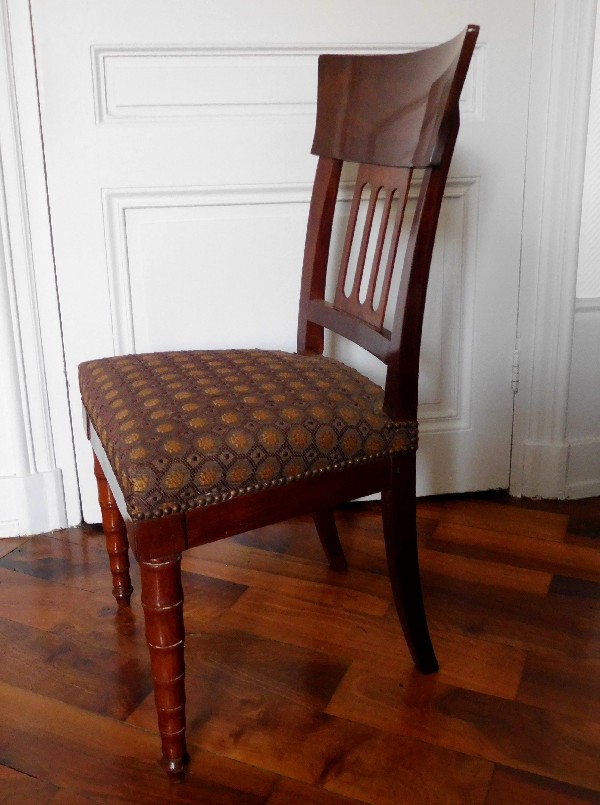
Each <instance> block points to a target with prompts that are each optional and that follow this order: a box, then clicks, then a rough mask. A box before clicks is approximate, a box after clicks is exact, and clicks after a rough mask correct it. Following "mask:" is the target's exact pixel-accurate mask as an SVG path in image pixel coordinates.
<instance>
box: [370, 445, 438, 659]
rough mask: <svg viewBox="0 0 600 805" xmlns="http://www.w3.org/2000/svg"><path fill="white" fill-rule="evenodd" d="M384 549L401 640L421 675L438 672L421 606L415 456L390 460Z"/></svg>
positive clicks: (384, 504) (384, 517)
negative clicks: (403, 641)
mask: <svg viewBox="0 0 600 805" xmlns="http://www.w3.org/2000/svg"><path fill="white" fill-rule="evenodd" d="M382 501H383V531H384V537H385V548H386V554H387V560H388V567H389V573H390V581H391V584H392V591H393V594H394V602H395V604H396V610H397V612H398V617H399V619H400V623H401V625H402V630H403V632H404V637H405V639H406V643H407V645H408V648H409V651H410V653H411V656H412V658H413V661H414V663H415V665H416V666H417V668H418V669H419V670H420V671H421V673H423V674H432V673H435V672H436V671H438V670H439V665H438V661H437V658H436V656H435V651H434V649H433V645H432V643H431V637H430V635H429V627H428V625H427V616H426V614H425V606H424V604H423V593H422V590H421V577H420V573H419V558H418V553H417V520H416V495H415V454H414V453H413V452H410V453H408V452H407V453H405V454H398V455H397V456H395V457H394V463H393V469H392V487H391V489H390V490H389V491H386V492H384V493H383V495H382Z"/></svg>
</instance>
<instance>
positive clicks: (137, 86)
mask: <svg viewBox="0 0 600 805" xmlns="http://www.w3.org/2000/svg"><path fill="white" fill-rule="evenodd" d="M428 44H433V43H423V42H420V43H414V44H408V43H398V42H395V43H389V44H372V45H365V44H364V43H360V44H358V43H351V42H348V43H345V44H340V43H339V42H338V43H335V44H334V43H332V44H327V43H319V44H313V45H303V46H299V45H285V44H282V45H279V46H277V47H274V46H273V45H264V44H260V43H246V44H244V45H236V46H232V45H204V46H196V47H194V46H189V45H180V46H175V45H172V46H160V47H159V46H155V47H140V46H137V45H113V46H95V47H93V48H92V53H91V57H92V78H93V85H94V97H95V104H96V122H97V123H98V124H99V125H105V124H109V125H110V124H126V125H132V124H135V123H143V124H145V125H148V124H149V123H168V124H169V125H173V123H177V122H182V123H185V121H188V120H191V119H197V118H202V117H215V116H227V117H230V116H233V117H236V116H265V115H278V116H281V115H299V114H300V115H302V114H303V115H311V114H314V111H315V108H316V103H315V92H314V88H315V86H316V82H317V57H318V56H319V54H320V53H365V54H375V53H401V52H408V51H411V50H416V49H418V48H422V47H426V46H427V45H428ZM484 68H485V43H479V44H478V45H477V46H476V48H475V53H474V56H473V60H472V64H471V68H470V70H469V74H468V76H467V80H466V82H465V86H464V88H463V93H462V96H461V113H462V115H463V116H473V117H481V116H482V115H483V97H484V80H485V69H484ZM216 88H218V89H216Z"/></svg>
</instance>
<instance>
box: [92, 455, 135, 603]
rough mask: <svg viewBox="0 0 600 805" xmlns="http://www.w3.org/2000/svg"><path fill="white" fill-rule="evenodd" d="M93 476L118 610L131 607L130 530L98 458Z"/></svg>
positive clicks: (95, 461)
mask: <svg viewBox="0 0 600 805" xmlns="http://www.w3.org/2000/svg"><path fill="white" fill-rule="evenodd" d="M94 475H95V476H96V483H97V484H98V502H99V503H100V510H101V512H102V529H103V531H104V536H105V538H106V550H107V552H108V560H109V562H110V572H111V573H112V580H113V590H112V592H113V595H114V597H115V598H116V599H117V603H118V604H119V606H129V604H130V601H131V593H132V592H133V587H132V586H131V579H130V577H129V541H128V540H127V527H126V525H125V521H124V520H123V518H122V517H121V512H120V511H119V509H118V506H117V504H116V502H115V499H114V497H113V493H112V492H111V490H110V486H109V485H108V481H107V480H106V476H105V475H104V472H103V470H102V467H101V466H100V462H99V461H98V459H97V458H96V456H94Z"/></svg>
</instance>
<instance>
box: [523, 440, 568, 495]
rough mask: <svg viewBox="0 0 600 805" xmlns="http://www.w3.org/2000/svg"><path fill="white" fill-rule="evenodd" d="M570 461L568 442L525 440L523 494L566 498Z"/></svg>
mask: <svg viewBox="0 0 600 805" xmlns="http://www.w3.org/2000/svg"><path fill="white" fill-rule="evenodd" d="M568 461H569V445H568V444H567V442H541V441H540V442H532V441H528V442H525V445H524V450H523V479H522V486H521V495H523V497H526V498H529V497H541V498H548V499H552V498H561V499H562V498H564V497H565V486H566V479H567V467H568Z"/></svg>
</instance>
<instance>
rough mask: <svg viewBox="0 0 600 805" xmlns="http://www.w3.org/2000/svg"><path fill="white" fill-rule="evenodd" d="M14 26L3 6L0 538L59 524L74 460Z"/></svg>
mask: <svg viewBox="0 0 600 805" xmlns="http://www.w3.org/2000/svg"><path fill="white" fill-rule="evenodd" d="M18 10H19V12H20V13H21V14H22V15H25V14H27V13H28V9H27V4H21V5H20V6H19V9H18ZM17 21H18V20H17V19H16V18H15V17H14V16H13V17H10V16H9V7H8V0H0V536H16V535H19V534H35V533H38V532H42V531H47V530H50V529H52V528H57V527H60V526H62V525H65V524H66V522H67V520H66V512H65V503H64V494H63V483H62V477H63V473H62V468H63V466H65V467H68V466H69V458H68V456H69V451H70V453H71V456H72V444H71V438H70V435H69V434H70V425H69V422H68V408H67V406H66V387H65V377H64V370H63V368H62V342H61V335H60V320H59V315H58V303H57V299H56V290H55V283H54V271H53V262H52V249H51V239H50V232H49V224H48V210H47V201H46V194H45V181H44V168H43V161H42V149H41V142H40V138H39V119H38V114H37V98H36V85H35V78H34V72H33V69H34V66H33V53H32V49H31V35H30V34H29V36H27V31H28V27H27V25H20V26H15V30H16V31H18V32H20V33H16V35H15V37H12V36H11V35H10V34H11V23H13V24H14V23H16V22H17ZM22 22H26V19H25V18H23V20H22ZM21 37H22V38H21ZM17 81H18V82H20V83H21V85H22V89H23V91H22V92H21V93H20V94H19V99H18V103H17V92H16V82H17ZM51 400H52V402H51ZM65 420H66V421H65ZM65 435H66V438H65ZM70 463H71V464H72V458H71V460H70Z"/></svg>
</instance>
